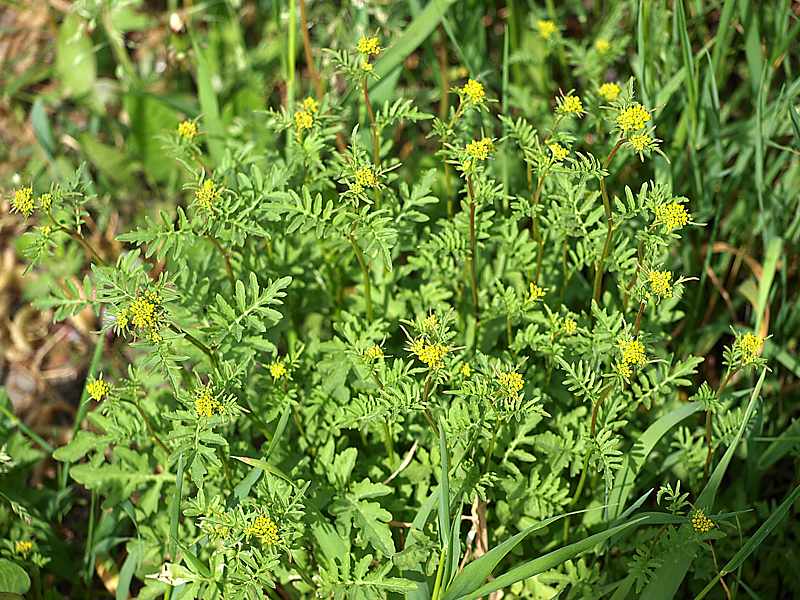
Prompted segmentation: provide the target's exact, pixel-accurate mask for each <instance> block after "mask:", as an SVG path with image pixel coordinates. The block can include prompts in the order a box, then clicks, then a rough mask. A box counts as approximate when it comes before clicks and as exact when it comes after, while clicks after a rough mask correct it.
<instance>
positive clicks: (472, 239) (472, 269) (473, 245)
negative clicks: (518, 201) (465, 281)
mask: <svg viewBox="0 0 800 600" xmlns="http://www.w3.org/2000/svg"><path fill="white" fill-rule="evenodd" d="M467 192H468V193H469V276H470V282H471V284H472V306H473V308H474V309H475V320H476V321H480V318H481V314H480V307H479V306H478V267H477V262H478V251H477V246H478V244H477V239H476V236H475V190H474V188H473V187H472V178H471V177H470V176H469V175H467Z"/></svg>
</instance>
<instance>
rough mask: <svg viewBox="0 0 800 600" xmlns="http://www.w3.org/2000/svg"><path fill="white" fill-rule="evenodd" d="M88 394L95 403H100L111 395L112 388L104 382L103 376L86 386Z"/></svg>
mask: <svg viewBox="0 0 800 600" xmlns="http://www.w3.org/2000/svg"><path fill="white" fill-rule="evenodd" d="M86 393H87V394H89V398H91V399H92V400H94V401H95V402H100V401H102V400H103V399H104V398H107V397H108V395H109V394H110V393H111V386H110V385H108V383H106V382H105V381H104V380H103V376H102V375H101V376H100V377H99V378H98V379H93V380H92V381H90V382H89V383H87V384H86Z"/></svg>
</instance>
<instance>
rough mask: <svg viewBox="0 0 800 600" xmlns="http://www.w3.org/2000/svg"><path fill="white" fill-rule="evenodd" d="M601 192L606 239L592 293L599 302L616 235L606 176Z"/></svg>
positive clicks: (607, 159) (611, 155)
mask: <svg viewBox="0 0 800 600" xmlns="http://www.w3.org/2000/svg"><path fill="white" fill-rule="evenodd" d="M620 146H622V140H619V141H618V142H617V144H616V146H614V148H613V150H611V152H609V154H608V156H607V157H606V160H605V162H604V163H603V168H604V169H607V168H608V166H609V165H610V164H611V160H612V159H613V158H614V155H615V154H616V153H617V150H619V149H620ZM600 193H601V194H602V196H603V211H604V212H605V216H606V240H605V243H604V244H603V252H602V254H601V255H600V258H599V259H598V260H597V266H596V267H595V272H594V293H593V294H592V298H593V299H594V301H595V302H597V303H598V304H599V303H600V295H601V294H602V293H603V272H604V271H605V265H606V259H607V258H608V253H609V252H610V250H611V239H612V237H613V235H614V215H613V213H612V212H611V202H610V201H609V199H608V191H607V190H606V178H605V177H602V178H600Z"/></svg>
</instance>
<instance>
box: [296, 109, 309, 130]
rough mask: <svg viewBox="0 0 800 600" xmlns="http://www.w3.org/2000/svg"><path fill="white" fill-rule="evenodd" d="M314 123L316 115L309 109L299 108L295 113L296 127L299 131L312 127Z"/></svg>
mask: <svg viewBox="0 0 800 600" xmlns="http://www.w3.org/2000/svg"><path fill="white" fill-rule="evenodd" d="M313 125H314V117H313V115H312V114H311V113H310V112H308V111H307V110H298V111H297V112H296V113H294V129H295V131H297V133H300V132H302V131H303V130H305V129H311V127H312V126H313Z"/></svg>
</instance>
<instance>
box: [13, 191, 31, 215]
mask: <svg viewBox="0 0 800 600" xmlns="http://www.w3.org/2000/svg"><path fill="white" fill-rule="evenodd" d="M11 212H18V213H20V214H21V215H23V216H24V217H25V218H26V219H27V218H28V217H30V216H31V215H32V214H33V188H31V187H23V188H19V189H18V190H15V191H14V198H13V199H12V200H11Z"/></svg>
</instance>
